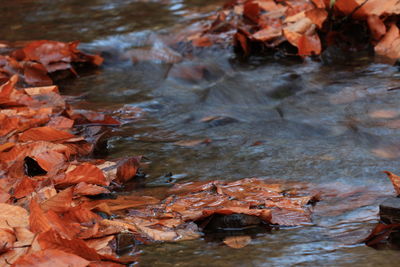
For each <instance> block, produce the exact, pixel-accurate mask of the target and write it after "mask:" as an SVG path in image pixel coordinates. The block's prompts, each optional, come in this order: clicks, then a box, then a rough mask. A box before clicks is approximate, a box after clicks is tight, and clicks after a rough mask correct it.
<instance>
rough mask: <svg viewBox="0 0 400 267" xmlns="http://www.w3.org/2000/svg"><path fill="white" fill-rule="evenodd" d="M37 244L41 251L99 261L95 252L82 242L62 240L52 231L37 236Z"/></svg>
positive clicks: (78, 240) (79, 240)
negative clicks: (63, 253)
mask: <svg viewBox="0 0 400 267" xmlns="http://www.w3.org/2000/svg"><path fill="white" fill-rule="evenodd" d="M38 242H39V244H40V247H41V248H42V249H58V250H62V251H64V252H67V253H71V254H75V255H78V256H80V257H82V258H85V259H87V260H90V261H99V260H100V259H101V258H100V256H99V254H97V252H96V250H94V249H92V248H90V247H88V245H86V243H85V242H84V241H83V240H81V239H65V238H62V237H61V236H60V235H59V234H58V233H57V232H56V231H54V230H50V231H47V232H44V233H41V234H39V236H38Z"/></svg>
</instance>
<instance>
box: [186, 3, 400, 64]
mask: <svg viewBox="0 0 400 267" xmlns="http://www.w3.org/2000/svg"><path fill="white" fill-rule="evenodd" d="M399 14H400V4H399V2H398V1H396V0H387V1H381V0H336V1H330V0H233V1H230V2H229V3H227V4H226V5H225V6H224V7H223V8H222V10H221V11H219V12H218V14H217V15H216V16H215V17H214V18H213V19H212V21H211V22H209V23H208V24H207V25H205V26H204V28H203V31H202V32H200V33H196V34H193V35H191V36H190V37H189V38H188V40H189V41H191V42H192V44H193V45H194V46H200V47H205V46H210V45H213V44H218V43H219V44H226V42H227V40H233V42H234V44H236V46H237V47H239V48H241V50H242V51H243V52H244V54H245V55H249V54H250V53H252V52H256V51H253V50H255V49H257V50H260V49H261V50H262V49H268V48H274V49H281V48H283V47H286V46H287V45H289V46H291V47H294V48H296V50H295V54H297V55H299V56H311V55H319V54H321V52H322V51H323V50H324V49H326V48H327V47H329V46H332V45H335V46H338V47H340V48H343V49H348V50H354V49H366V48H368V47H369V46H372V47H374V50H375V53H376V54H378V55H382V56H385V57H389V58H393V59H397V58H399V57H400V48H399V47H400V46H399V42H400V32H399V29H398V27H397V25H396V23H397V22H398V18H399V17H398V15H399ZM285 45H286V46H285ZM252 49H253V50H252ZM282 50H283V49H282ZM286 50H287V49H286ZM286 50H285V51H286ZM288 51H291V50H290V49H289V50H288Z"/></svg>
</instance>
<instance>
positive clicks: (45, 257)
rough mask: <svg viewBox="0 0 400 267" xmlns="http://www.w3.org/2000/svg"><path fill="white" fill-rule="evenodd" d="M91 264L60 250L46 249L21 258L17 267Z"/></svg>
mask: <svg viewBox="0 0 400 267" xmlns="http://www.w3.org/2000/svg"><path fill="white" fill-rule="evenodd" d="M88 264H89V261H88V260H85V259H83V258H81V257H79V256H77V255H74V254H71V253H66V252H64V251H61V250H58V249H46V250H41V251H38V252H34V253H31V254H27V255H24V256H22V257H20V258H19V259H18V260H17V261H16V262H15V263H14V265H13V266H15V267H35V266H37V267H55V266H57V267H85V266H87V265H88Z"/></svg>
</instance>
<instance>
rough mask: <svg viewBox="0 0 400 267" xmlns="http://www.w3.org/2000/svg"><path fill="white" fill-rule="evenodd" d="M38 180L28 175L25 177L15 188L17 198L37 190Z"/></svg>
mask: <svg viewBox="0 0 400 267" xmlns="http://www.w3.org/2000/svg"><path fill="white" fill-rule="evenodd" d="M37 186H38V182H37V181H35V180H34V179H31V178H29V177H27V176H25V177H23V178H22V179H21V181H20V182H19V183H18V185H17V186H16V187H15V190H14V197H15V198H17V199H18V198H23V197H26V196H27V195H30V194H31V193H32V192H34V191H35V189H36V187H37Z"/></svg>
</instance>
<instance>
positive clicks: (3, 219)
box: [0, 203, 29, 228]
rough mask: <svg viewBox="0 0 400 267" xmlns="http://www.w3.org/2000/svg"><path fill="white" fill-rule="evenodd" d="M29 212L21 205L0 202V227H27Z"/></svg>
mask: <svg viewBox="0 0 400 267" xmlns="http://www.w3.org/2000/svg"><path fill="white" fill-rule="evenodd" d="M28 225H29V214H28V211H27V210H26V209H24V208H22V207H19V206H15V205H10V204H5V203H0V228H8V227H28Z"/></svg>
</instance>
